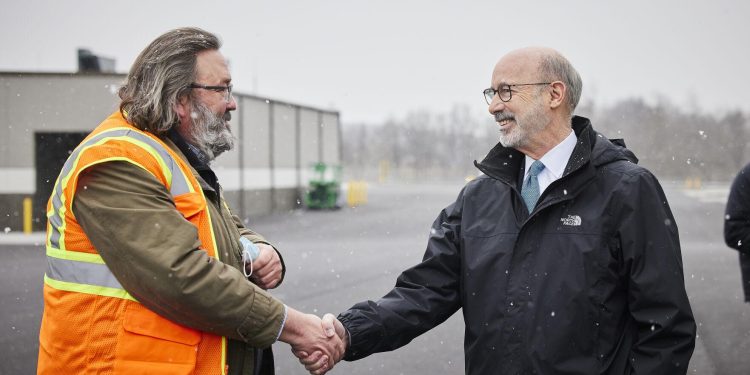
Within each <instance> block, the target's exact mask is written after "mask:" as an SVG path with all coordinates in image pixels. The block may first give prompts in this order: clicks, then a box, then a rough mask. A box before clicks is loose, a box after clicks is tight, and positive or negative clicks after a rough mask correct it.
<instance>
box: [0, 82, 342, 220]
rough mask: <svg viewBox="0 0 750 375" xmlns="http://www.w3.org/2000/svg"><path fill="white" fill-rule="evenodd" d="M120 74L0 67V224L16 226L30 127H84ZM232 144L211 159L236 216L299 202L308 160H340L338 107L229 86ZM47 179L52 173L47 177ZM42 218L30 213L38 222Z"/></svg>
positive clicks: (25, 188) (30, 163)
mask: <svg viewBox="0 0 750 375" xmlns="http://www.w3.org/2000/svg"><path fill="white" fill-rule="evenodd" d="M123 79H124V76H123V75H118V74H58V73H2V72H0V230H1V229H4V228H9V229H10V230H13V231H18V230H21V229H22V227H23V217H22V216H23V212H22V201H23V199H24V198H26V197H30V196H32V195H34V193H35V189H36V187H35V182H36V166H35V165H34V147H35V145H34V136H35V133H37V132H89V131H91V130H92V129H93V128H94V127H95V126H96V125H98V124H99V123H100V122H101V121H102V120H103V119H104V118H106V117H107V116H108V115H109V114H110V113H112V112H113V111H114V110H116V109H117V106H118V103H119V99H118V98H117V95H116V92H117V88H118V87H119V84H120V82H122V80H123ZM235 99H236V100H237V104H238V110H237V111H235V112H234V113H233V114H232V115H233V117H232V120H231V126H232V131H233V132H234V134H235V136H236V137H237V139H238V141H237V144H236V147H235V148H234V149H233V150H231V151H228V152H226V153H224V154H222V155H221V156H220V157H219V158H217V159H216V161H215V162H214V163H213V164H212V167H213V168H214V170H215V171H216V173H217V175H218V177H219V181H220V183H221V185H222V187H223V188H224V192H225V197H226V198H227V201H228V202H229V204H230V206H231V207H233V209H234V210H235V213H237V214H238V215H240V216H241V217H245V218H247V217H249V216H253V215H259V214H266V213H270V212H272V211H274V210H287V209H292V208H295V207H297V206H299V201H300V196H301V194H302V192H303V190H304V188H305V186H306V185H307V179H308V177H309V168H310V166H311V165H312V164H314V163H315V162H318V161H324V162H326V163H330V164H341V147H340V142H341V140H340V124H339V113H338V112H335V111H327V110H321V109H317V108H312V107H306V106H300V105H296V104H292V103H287V102H283V101H278V100H271V99H268V98H262V97H257V96H253V95H246V94H235ZM50 184H54V181H50ZM45 220H46V218H44V217H36V218H35V222H36V223H35V225H34V227H35V229H37V230H38V229H42V228H43V225H44V222H45Z"/></svg>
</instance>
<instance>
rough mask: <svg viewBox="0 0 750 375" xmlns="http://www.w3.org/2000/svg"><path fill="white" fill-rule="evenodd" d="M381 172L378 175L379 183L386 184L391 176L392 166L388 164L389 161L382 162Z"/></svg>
mask: <svg viewBox="0 0 750 375" xmlns="http://www.w3.org/2000/svg"><path fill="white" fill-rule="evenodd" d="M379 167H380V168H379V171H380V173H379V174H378V182H380V183H381V184H382V183H384V182H386V181H387V180H388V175H389V174H390V169H391V165H390V163H389V162H388V160H381V161H380V165H379Z"/></svg>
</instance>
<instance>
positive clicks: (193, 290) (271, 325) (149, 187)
mask: <svg viewBox="0 0 750 375" xmlns="http://www.w3.org/2000/svg"><path fill="white" fill-rule="evenodd" d="M73 213H74V214H75V216H76V219H77V220H78V222H79V223H80V225H81V227H82V228H83V230H84V232H85V233H86V235H87V236H88V238H89V239H90V241H91V243H92V244H93V245H94V247H95V248H96V249H97V251H98V252H99V254H100V255H101V257H102V258H103V259H104V262H105V263H106V264H107V267H108V268H109V269H110V270H111V272H112V273H113V274H114V275H115V277H116V278H117V280H118V281H119V282H120V284H121V285H122V286H123V288H124V289H125V290H127V291H128V293H130V294H131V295H132V296H133V297H135V298H136V299H137V300H138V302H140V303H141V304H143V305H144V306H145V307H146V308H148V309H150V310H152V311H154V312H156V313H157V314H159V315H161V316H164V317H165V318H167V319H169V320H172V321H174V322H177V323H179V324H182V325H185V326H188V327H192V328H194V329H197V330H201V331H207V332H212V333H215V334H218V335H222V336H226V337H230V338H233V339H238V340H242V341H245V342H247V343H249V344H250V345H252V346H255V347H267V346H270V345H271V344H272V343H273V342H274V341H275V340H276V336H277V335H278V332H279V330H280V328H281V324H282V321H283V319H284V306H283V304H282V303H281V302H280V301H278V300H276V299H275V298H274V297H272V296H271V295H270V294H268V293H266V292H265V291H263V290H261V289H260V288H258V287H257V286H255V285H254V284H252V283H250V282H249V281H248V280H246V279H245V277H244V275H243V274H242V272H240V270H238V269H236V268H234V267H231V266H229V265H227V264H225V263H222V262H220V261H218V260H217V259H216V258H213V257H210V256H209V255H208V254H207V253H206V252H205V251H204V250H202V249H201V243H200V241H199V239H198V230H197V228H196V227H195V226H194V225H193V224H191V223H190V222H189V221H187V220H186V219H185V218H184V217H183V216H182V214H181V213H180V212H179V211H178V210H177V209H176V207H175V205H174V203H173V201H172V198H171V196H170V195H169V192H168V191H167V190H166V188H165V187H164V185H162V184H161V183H160V182H159V181H158V180H156V178H155V177H154V176H152V175H151V174H150V173H148V172H147V171H145V170H144V169H142V168H140V167H138V166H136V165H134V164H131V163H128V162H123V161H112V162H105V163H102V164H98V165H95V166H93V167H89V169H87V170H85V171H83V172H82V174H81V176H80V178H79V180H78V188H77V192H76V195H75V197H74V201H73Z"/></svg>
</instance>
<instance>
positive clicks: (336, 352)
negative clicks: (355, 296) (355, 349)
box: [279, 307, 346, 375]
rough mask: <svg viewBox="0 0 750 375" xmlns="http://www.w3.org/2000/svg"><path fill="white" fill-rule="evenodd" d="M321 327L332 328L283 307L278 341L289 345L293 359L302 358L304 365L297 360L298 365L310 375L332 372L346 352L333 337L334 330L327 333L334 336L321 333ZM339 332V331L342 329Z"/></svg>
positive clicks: (314, 318)
mask: <svg viewBox="0 0 750 375" xmlns="http://www.w3.org/2000/svg"><path fill="white" fill-rule="evenodd" d="M329 315H330V314H329ZM331 317H333V315H331ZM328 319H330V318H328ZM333 319H334V320H335V318H333ZM339 324H340V323H339ZM325 326H331V327H332V326H333V324H332V323H331V322H329V323H325V325H324V323H323V321H321V319H320V318H318V317H317V316H315V315H312V314H304V313H301V312H299V311H297V310H295V309H293V308H291V307H287V319H286V323H284V329H283V330H282V332H281V336H280V337H279V340H281V341H283V342H286V343H288V344H289V345H291V347H292V352H293V353H294V354H295V355H297V357H299V358H306V359H307V361H306V362H303V361H302V360H301V359H300V362H302V363H303V364H305V369H307V370H308V371H310V373H311V374H314V375H322V374H325V373H326V372H328V370H330V369H332V368H333V366H334V365H335V364H336V362H338V361H339V360H340V359H341V358H342V357H343V356H344V351H345V349H346V347H345V344H344V342H343V341H341V338H340V336H338V335H336V334H335V332H336V330H335V328H332V329H331V330H330V331H333V332H334V333H333V334H332V333H330V331H329V332H326V331H324V327H325ZM341 328H342V329H343V326H341ZM308 354H309V355H308Z"/></svg>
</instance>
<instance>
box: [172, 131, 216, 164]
mask: <svg viewBox="0 0 750 375" xmlns="http://www.w3.org/2000/svg"><path fill="white" fill-rule="evenodd" d="M167 136H168V137H169V139H171V140H172V142H174V144H175V145H176V146H177V148H179V149H180V151H182V153H183V154H185V157H186V158H187V159H188V162H189V163H190V165H192V166H193V168H195V169H196V170H202V169H210V167H209V160H208V156H206V154H205V153H203V151H201V150H200V149H199V148H198V147H195V146H193V145H192V144H190V142H188V141H187V140H185V138H183V137H182V135H180V133H179V132H178V131H177V128H176V127H174V126H173V127H172V128H171V129H169V132H168V134H167Z"/></svg>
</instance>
